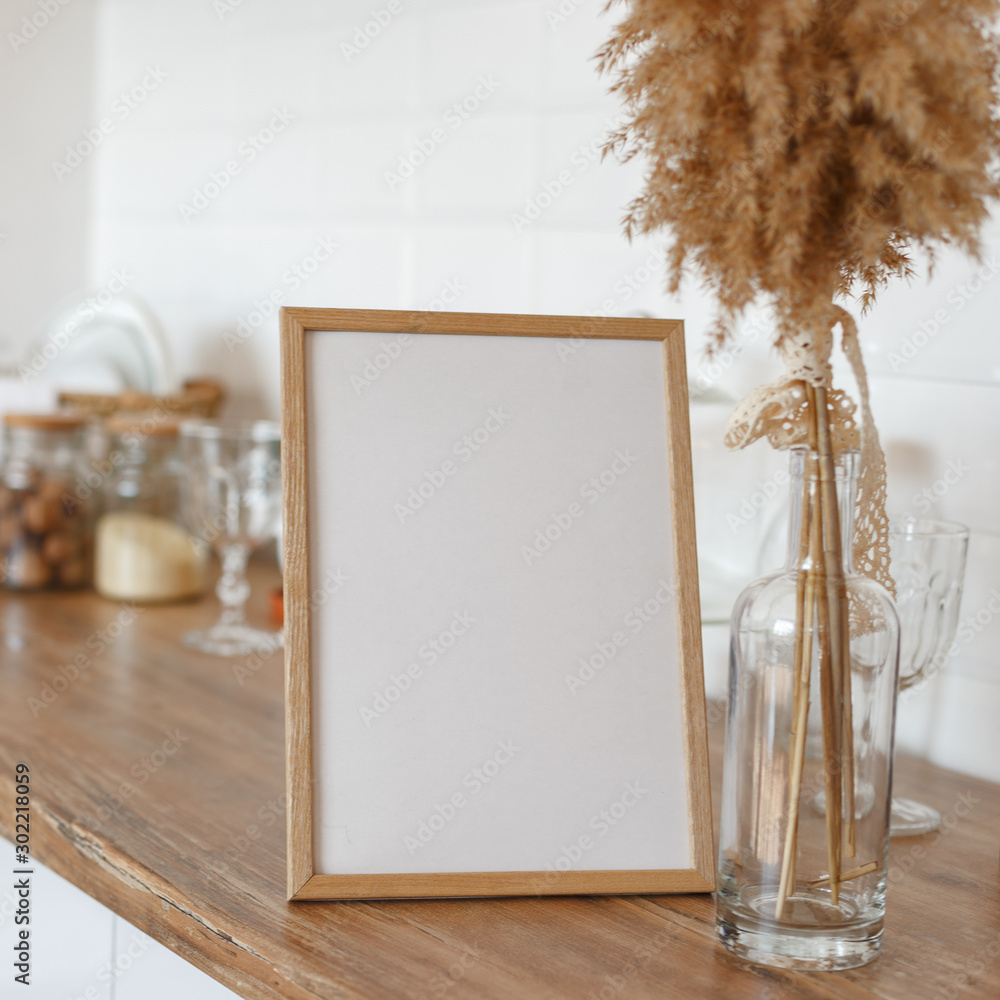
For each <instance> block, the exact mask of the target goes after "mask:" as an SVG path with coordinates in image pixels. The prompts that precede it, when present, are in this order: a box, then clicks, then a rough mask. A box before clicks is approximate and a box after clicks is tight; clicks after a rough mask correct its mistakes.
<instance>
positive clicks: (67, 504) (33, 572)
mask: <svg viewBox="0 0 1000 1000" xmlns="http://www.w3.org/2000/svg"><path fill="white" fill-rule="evenodd" d="M84 434H85V418H84V417H82V416H77V415H69V414H59V413H50V414H39V413H8V414H6V415H5V417H4V448H3V464H2V466H0V560H2V563H0V575H2V580H3V584H4V586H6V587H9V588H11V589H14V590H38V589H41V588H43V587H52V588H75V587H84V586H87V585H88V584H89V583H90V577H91V543H92V540H93V497H92V490H91V489H90V488H89V487H88V486H87V483H86V477H87V474H88V472H89V471H90V467H89V464H88V462H87V457H86V447H85V439H84Z"/></svg>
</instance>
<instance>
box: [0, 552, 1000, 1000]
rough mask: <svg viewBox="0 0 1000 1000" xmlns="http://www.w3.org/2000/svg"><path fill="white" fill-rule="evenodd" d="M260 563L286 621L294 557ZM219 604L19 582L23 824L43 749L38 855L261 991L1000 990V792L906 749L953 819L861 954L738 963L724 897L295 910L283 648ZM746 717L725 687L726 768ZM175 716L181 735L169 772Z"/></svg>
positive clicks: (18, 736) (7, 822) (36, 818)
mask: <svg viewBox="0 0 1000 1000" xmlns="http://www.w3.org/2000/svg"><path fill="white" fill-rule="evenodd" d="M252 580H253V583H254V592H253V595H252V597H251V605H250V619H251V621H253V622H261V623H262V622H264V621H266V596H267V595H266V591H267V589H268V588H269V587H270V586H271V585H273V584H276V583H277V574H276V572H275V571H274V570H273V569H268V568H267V567H262V566H259V565H255V566H252ZM217 613H218V606H217V604H216V603H215V602H214V601H213V600H207V601H204V602H202V603H200V604H194V605H183V606H177V607H159V608H148V609H146V610H144V611H141V612H140V613H139V614H138V615H137V616H136V618H135V620H134V621H133V622H132V623H131V624H127V625H125V626H124V627H121V628H119V627H115V628H113V629H112V628H111V626H112V625H113V623H115V622H118V623H119V625H120V624H121V621H122V617H121V616H123V615H125V612H123V610H122V608H121V606H119V605H117V604H114V603H112V602H108V601H105V600H102V599H101V598H99V597H97V596H96V595H94V594H92V593H81V594H71V593H64V594H22V595H18V594H5V595H3V596H0V642H2V645H0V651H2V652H0V685H2V690H3V693H4V696H3V698H2V699H0V834H2V835H3V836H4V837H6V838H7V839H13V828H12V824H13V815H14V780H13V779H14V767H15V765H16V764H17V762H19V761H24V762H27V763H28V764H29V765H30V766H31V775H32V779H31V784H32V843H33V851H34V854H35V857H36V858H37V859H38V860H39V861H41V862H43V863H45V864H47V865H49V866H50V867H51V868H53V869H54V870H55V871H57V872H58V873H59V874H61V875H63V876H64V877H65V878H67V879H69V880H70V881H71V882H73V883H74V884H75V885H77V886H79V887H80V888H81V889H83V890H84V891H85V892H88V893H89V894H90V895H91V896H93V897H94V898H96V899H98V900H100V901H101V902H102V903H104V904H105V905H106V906H108V907H110V908H111V909H112V910H114V911H115V912H116V913H118V914H119V915H121V916H122V917H123V918H124V919H126V920H128V921H130V922H131V923H133V924H135V925H136V926H138V927H140V928H141V929H142V930H144V931H146V932H147V933H148V934H150V935H152V936H153V937H154V938H155V939H157V940H158V941H160V942H162V943H163V944H164V945H166V946H167V947H169V948H171V949H172V950H173V951H175V952H176V953H178V954H179V955H181V956H182V957H184V958H185V959H187V960H188V961H190V962H193V963H194V964H195V965H197V966H198V967H199V968H201V969H203V970H204V971H205V972H207V973H208V974H209V975H212V976H214V977H215V978H216V979H217V980H219V981H220V982H222V983H224V984H225V985H226V986H228V987H229V988H230V989H232V990H234V991H235V992H236V993H237V994H238V995H240V996H242V997H246V998H248V1000H276V998H279V997H285V998H291V1000H423V998H428V1000H430V998H434V997H442V996H443V997H447V998H449V1000H511V998H517V1000H603V998H604V997H611V998H618V997H621V998H623V1000H664V998H668V1000H672V998H684V1000H688V998H699V1000H700V998H715V997H726V998H727V1000H833V998H842V1000H869V998H881V1000H986V998H992V997H996V996H1000V958H997V955H998V952H1000V880H998V867H997V859H998V850H1000V787H998V786H996V785H992V784H989V783H987V782H983V781H979V780H977V779H974V778H969V777H965V776H963V775H959V774H955V773H953V772H948V771H944V770H941V769H939V768H935V767H932V766H931V765H928V764H924V763H920V762H917V761H913V760H910V759H907V758H905V757H903V758H901V759H900V760H899V761H898V766H897V769H896V774H897V786H898V788H897V791H898V792H899V793H900V794H901V795H910V796H915V797H917V798H919V799H921V800H923V801H926V802H929V803H931V804H932V805H934V806H936V807H937V808H938V809H940V810H941V812H942V814H943V815H944V817H945V822H946V827H945V831H944V832H943V833H942V834H940V835H937V834H931V835H928V836H926V837H914V838H909V839H907V840H901V841H896V842H894V843H893V845H892V850H891V853H890V875H889V905H888V912H887V915H886V931H885V946H884V949H883V953H882V957H881V958H880V959H879V960H878V961H876V962H875V963H873V964H872V965H869V966H866V967H865V968H862V969H856V970H853V971H850V972H842V973H826V974H823V973H817V974H810V975H804V974H799V973H791V972H782V971H777V970H768V969H760V968H754V967H752V966H749V965H747V964H745V963H743V962H740V961H737V960H736V959H733V958H732V957H731V956H730V955H729V954H728V953H727V952H725V951H724V950H723V949H722V948H721V947H720V946H719V945H718V944H717V943H716V941H715V931H714V925H713V906H712V900H711V897H710V896H708V895H705V894H700V895H673V896H649V897H643V896H629V897H617V896H599V897H584V896H567V897H563V898H524V897H522V898H512V899H496V900H492V899H491V900H483V899H463V900H435V901H420V902H415V901H407V900H400V901H394V902H378V903H377V902H368V901H357V902H350V903H294V904H290V903H288V902H287V901H286V899H285V891H286V881H285V843H284V831H283V823H282V818H283V817H282V815H281V814H282V811H283V810H284V808H285V804H284V798H283V794H284V739H283V725H282V722H283V677H282V673H283V672H282V665H281V654H280V653H278V652H275V653H273V654H272V655H261V656H258V657H249V658H247V659H246V660H232V661H230V660H225V659H219V658H215V657H210V656H204V655H202V654H199V653H196V652H194V651H191V650H188V649H184V648H182V647H181V645H180V642H179V636H180V635H181V633H182V632H184V631H185V630H187V629H189V628H193V627H201V626H207V625H209V624H211V623H212V622H213V621H214V620H215V617H216V615H217ZM126 618H127V615H126ZM111 631H115V632H118V635H117V637H114V638H113V641H112V642H110V643H109V642H108V641H107V640H108V639H111V638H112V636H111V635H110V633H111ZM102 636H103V637H102ZM102 644H103V646H104V648H101V646H102ZM78 656H83V657H85V661H83V662H86V664H87V665H86V666H84V667H82V668H81V667H79V666H77V670H78V671H79V672H78V676H77V677H76V679H75V680H72V681H68V680H67V679H66V678H67V675H72V673H73V669H72V666H71V665H73V664H74V660H75V658H76V657H78ZM60 667H63V668H65V669H64V670H60ZM60 677H62V678H63V682H64V683H63V682H59V681H58V680H57V679H58V678H60ZM53 684H56V685H57V686H58V687H60V688H62V689H63V690H62V691H61V693H58V695H57V697H56V698H55V700H54V701H51V703H49V704H45V703H44V702H42V698H43V696H45V692H46V691H47V690H49V688H46V685H49V686H52V685H53ZM51 690H52V692H53V693H55V690H54V688H51ZM29 699H35V700H37V701H38V703H39V704H43V705H44V706H45V707H41V708H39V707H38V705H36V704H34V703H33V702H32V701H30V700H29ZM33 708H34V709H35V710H34V711H33ZM722 718H723V713H722V712H721V710H720V708H719V706H718V705H715V704H710V705H709V706H708V722H709V734H710V739H709V744H710V748H711V751H712V754H713V763H714V762H716V761H717V760H718V756H719V753H720V751H721V737H722V728H723V727H722V721H721V720H722ZM168 733H170V734H173V735H174V736H178V737H180V739H181V742H180V746H179V749H177V750H176V752H174V753H173V754H170V755H169V756H167V758H166V760H165V762H163V763H162V766H159V767H157V768H156V769H155V770H150V768H149V767H146V766H145V765H143V763H142V762H143V761H144V760H146V761H149V762H150V763H153V764H155V761H154V760H153V758H152V755H153V754H154V753H155V752H156V751H157V750H161V751H162V746H163V743H164V742H165V741H166V740H168V739H169V737H168V735H167V734H168ZM156 759H158V760H159V759H162V758H156ZM714 770H715V773H716V774H718V773H719V768H718V767H715V769H714ZM123 790H124V793H125V794H124V796H123V795H122V794H121V793H122V791H123ZM714 791H715V793H716V796H717V794H718V787H717V785H715V786H714ZM116 796H117V798H115V797H116ZM44 902H45V901H44V899H42V898H41V897H36V899H35V905H36V906H37V907H41V906H42V905H44ZM602 991H603V992H602ZM44 1000H50V998H44ZM52 1000H55V998H52Z"/></svg>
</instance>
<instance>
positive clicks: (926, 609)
mask: <svg viewBox="0 0 1000 1000" xmlns="http://www.w3.org/2000/svg"><path fill="white" fill-rule="evenodd" d="M968 549H969V529H968V528H966V527H965V526H964V525H961V524H955V523H954V522H951V521H937V520H932V519H927V518H916V517H906V518H903V519H901V520H898V521H893V522H892V523H891V524H890V526H889V550H890V555H891V558H892V564H891V566H892V576H893V579H894V580H895V581H896V610H897V611H898V613H899V690H900V691H906V690H908V689H910V688H913V687H914V686H915V685H917V684H919V683H920V682H921V681H923V680H925V679H926V680H929V679H930V677H931V676H933V674H934V673H935V672H936V671H937V670H938V669H939V668H940V667H941V666H942V664H943V663H944V661H945V660H946V659H947V656H948V649H949V647H950V646H951V644H952V642H953V641H954V639H955V631H956V629H957V628H958V611H959V605H960V604H961V603H962V586H963V582H964V579H965V560H966V555H967V553H968ZM940 825H941V814H940V813H939V812H938V811H937V810H936V809H934V808H932V807H931V806H928V805H924V804H923V803H922V802H916V801H914V800H913V799H902V798H896V797H895V796H893V799H892V819H891V822H890V827H889V833H890V836H893V837H909V836H914V835H915V834H920V833H930V832H931V830H936V829H937V828H938V827H939V826H940Z"/></svg>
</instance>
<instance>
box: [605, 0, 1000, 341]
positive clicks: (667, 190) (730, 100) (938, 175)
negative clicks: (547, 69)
mask: <svg viewBox="0 0 1000 1000" xmlns="http://www.w3.org/2000/svg"><path fill="white" fill-rule="evenodd" d="M617 3H625V4H626V5H627V13H626V16H625V18H624V20H622V21H621V23H620V24H619V25H618V26H617V28H616V29H615V30H614V34H613V36H612V38H611V39H610V41H608V43H607V44H606V45H605V46H604V47H603V49H602V50H601V52H600V53H599V60H600V66H601V69H602V71H603V72H605V73H608V74H610V75H611V77H612V80H613V87H612V89H613V90H614V91H617V92H618V93H619V94H620V95H621V97H622V99H623V101H624V104H625V109H626V113H627V115H628V120H627V122H626V124H625V125H624V126H623V127H622V128H621V129H620V130H618V131H617V132H616V133H615V134H614V135H613V136H612V137H611V138H610V140H609V143H608V149H609V150H614V151H616V152H618V153H619V154H622V155H624V156H625V157H626V158H627V157H631V156H635V155H636V154H642V155H644V156H645V157H647V158H648V161H649V171H648V174H647V177H646V185H645V190H644V192H643V193H642V194H641V195H640V196H639V197H638V198H637V199H636V200H635V201H634V202H632V204H631V205H630V206H629V207H628V214H627V217H626V220H625V225H626V231H627V233H628V235H629V236H632V235H633V234H637V233H649V232H653V231H656V230H659V229H661V228H664V227H666V228H668V229H669V230H670V232H671V233H672V238H673V242H672V247H671V252H670V257H669V264H668V273H669V287H670V289H671V291H676V290H677V288H678V285H679V283H680V281H681V278H682V274H683V272H684V271H685V269H693V270H694V271H695V272H696V273H697V274H699V275H700V276H701V277H702V278H703V279H704V281H705V282H706V283H707V285H708V286H709V288H710V289H711V290H712V291H713V292H714V293H715V294H716V296H717V298H718V301H719V305H720V313H719V317H718V324H717V327H716V330H715V332H714V335H713V338H712V344H713V346H722V345H723V344H724V343H725V342H726V340H727V338H728V337H729V335H730V334H731V332H732V329H733V326H734V323H735V321H736V319H737V317H738V315H739V314H740V312H741V311H742V310H743V309H744V308H745V307H746V306H747V305H749V304H750V303H751V302H752V301H753V300H754V299H755V298H757V297H758V296H767V297H770V298H771V299H773V301H774V303H775V305H776V307H777V315H778V337H777V340H778V343H779V346H780V345H781V342H782V340H783V339H784V338H785V337H787V336H788V335H789V334H793V333H795V332H796V331H798V332H801V331H803V330H809V329H813V330H821V329H828V328H829V320H830V303H831V300H832V298H833V297H834V295H838V294H839V295H842V296H847V295H856V296H857V297H858V298H859V299H860V302H861V305H862V307H863V308H864V307H867V306H869V305H870V304H871V303H872V301H873V300H874V298H875V295H876V293H877V292H878V291H879V289H880V288H881V287H882V286H884V285H885V283H886V282H887V281H888V280H889V278H891V277H893V276H897V275H903V276H905V275H908V274H909V273H910V269H911V257H910V255H911V251H912V249H913V248H915V247H921V248H924V249H925V250H927V251H930V253H931V255H933V250H934V247H935V245H937V244H952V245H956V246H958V247H960V248H963V249H965V250H967V251H970V252H972V253H977V252H978V249H979V247H978V242H977V231H978V229H979V226H980V224H981V223H982V221H983V220H984V218H985V217H986V215H987V207H986V203H987V200H988V199H990V198H992V197H994V196H995V195H996V194H997V193H998V184H997V175H996V165H997V159H996V158H997V153H998V152H1000V123H998V119H997V112H996V100H995V99H996V96H997V88H996V81H995V74H996V70H997V64H998V52H1000V50H998V44H997V39H996V37H995V36H994V35H993V34H992V31H991V30H990V29H991V25H992V21H993V19H994V18H995V17H996V15H997V12H998V10H1000V4H998V2H997V0H953V2H952V0H854V2H851V0H612V2H611V3H610V4H609V7H614V6H615V5H616V4H617Z"/></svg>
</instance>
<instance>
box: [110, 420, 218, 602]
mask: <svg viewBox="0 0 1000 1000" xmlns="http://www.w3.org/2000/svg"><path fill="white" fill-rule="evenodd" d="M178 427H179V425H178V421H177V420H176V418H174V417H171V416H169V415H168V414H166V413H163V412H160V411H151V412H149V413H134V414H130V413H119V414H115V415H113V416H111V417H109V418H108V421H107V431H108V433H109V435H110V450H109V452H108V457H107V460H106V467H107V469H108V470H109V471H108V475H107V478H106V479H105V481H104V487H103V512H102V514H101V517H100V519H99V520H98V522H97V532H96V539H95V545H94V549H95V551H94V586H95V588H96V589H97V591H98V593H100V594H101V595H102V596H103V597H107V598H110V599H112V600H118V601H137V602H139V603H141V604H151V603H166V602H170V601H182V600H186V599H189V598H193V597H199V596H200V595H201V594H202V593H204V591H205V586H206V583H207V568H208V547H207V546H206V545H204V544H203V543H202V542H199V541H198V540H196V539H195V538H194V537H192V535H191V534H190V532H188V530H187V528H186V527H185V526H184V523H183V519H182V517H181V499H182V496H181V494H182V490H183V488H184V483H185V478H186V470H185V468H184V465H183V463H182V461H181V458H180V455H179V449H178V443H179V438H178Z"/></svg>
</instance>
